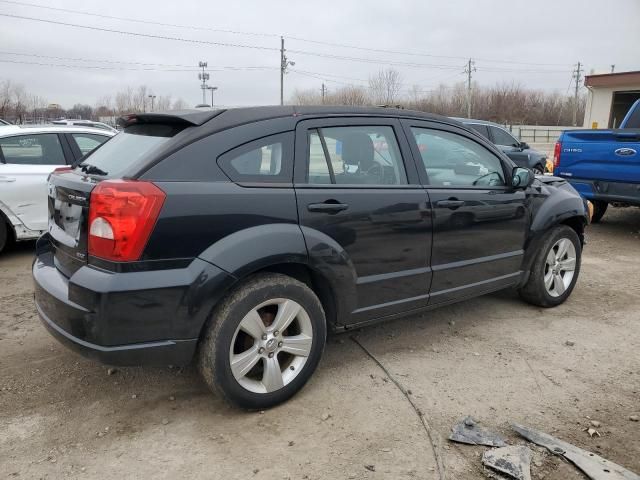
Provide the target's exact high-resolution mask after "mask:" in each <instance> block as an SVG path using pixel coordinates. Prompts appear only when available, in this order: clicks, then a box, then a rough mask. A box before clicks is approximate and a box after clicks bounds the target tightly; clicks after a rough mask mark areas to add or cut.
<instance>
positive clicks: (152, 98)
mask: <svg viewBox="0 0 640 480" xmlns="http://www.w3.org/2000/svg"><path fill="white" fill-rule="evenodd" d="M149 98H150V99H151V111H152V112H153V101H154V100H155V99H156V95H149Z"/></svg>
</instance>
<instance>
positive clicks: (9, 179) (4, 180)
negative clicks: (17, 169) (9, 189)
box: [0, 175, 16, 183]
mask: <svg viewBox="0 0 640 480" xmlns="http://www.w3.org/2000/svg"><path fill="white" fill-rule="evenodd" d="M15 181H16V179H15V178H13V177H4V176H2V175H0V182H2V183H11V182H15Z"/></svg>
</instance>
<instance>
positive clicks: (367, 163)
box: [308, 125, 407, 186]
mask: <svg viewBox="0 0 640 480" xmlns="http://www.w3.org/2000/svg"><path fill="white" fill-rule="evenodd" d="M308 182H309V183H311V184H338V185H363V186H372V185H406V184H407V174H406V172H405V169H404V164H403V162H402V156H401V154H400V147H399V146H398V141H397V139H396V136H395V133H394V131H393V128H392V127H390V126H380V125H366V126H348V127H326V128H316V129H313V130H311V131H309V156H308Z"/></svg>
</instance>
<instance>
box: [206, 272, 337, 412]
mask: <svg viewBox="0 0 640 480" xmlns="http://www.w3.org/2000/svg"><path fill="white" fill-rule="evenodd" d="M325 339H326V325H325V317H324V311H323V309H322V305H321V304H320V301H319V300H318V298H317V297H316V296H315V294H314V293H313V291H311V289H309V287H307V285H305V284H304V283H302V282H299V281H297V280H295V279H293V278H290V277H287V276H285V275H280V274H260V275H257V276H255V277H253V278H250V279H249V280H248V281H247V282H245V283H244V284H243V285H241V286H240V287H239V288H236V290H234V291H233V292H232V293H231V294H230V295H229V296H228V297H227V298H226V299H225V300H223V301H222V302H221V304H220V305H219V306H218V307H217V308H216V311H215V312H214V313H213V315H212V319H211V323H210V325H209V326H208V329H207V331H206V333H205V336H204V338H203V340H202V342H201V344H200V352H199V366H200V371H201V373H202V376H203V378H204V380H205V381H206V383H207V384H208V385H209V387H210V388H211V389H212V390H214V391H215V392H217V393H219V394H221V395H222V397H224V398H225V399H226V400H227V401H228V402H230V403H231V404H233V405H236V406H239V407H242V408H246V409H250V410H254V409H263V408H269V407H272V406H274V405H277V404H278V403H281V402H283V401H285V400H287V399H289V398H290V397H291V396H293V395H294V394H295V393H296V392H297V391H298V390H300V389H301V388H302V387H303V385H304V384H305V383H306V381H307V380H308V379H309V377H310V376H311V374H312V373H313V371H314V370H315V368H316V366H317V365H318V362H319V360H320V357H321V355H322V351H323V349H324V343H325Z"/></svg>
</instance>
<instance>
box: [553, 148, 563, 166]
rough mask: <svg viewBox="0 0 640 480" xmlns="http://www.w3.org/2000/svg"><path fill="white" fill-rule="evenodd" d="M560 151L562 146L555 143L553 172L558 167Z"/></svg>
mask: <svg viewBox="0 0 640 480" xmlns="http://www.w3.org/2000/svg"><path fill="white" fill-rule="evenodd" d="M561 150H562V144H561V143H560V142H556V146H555V147H553V169H554V170H555V169H556V168H558V167H559V166H560V151H561Z"/></svg>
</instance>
